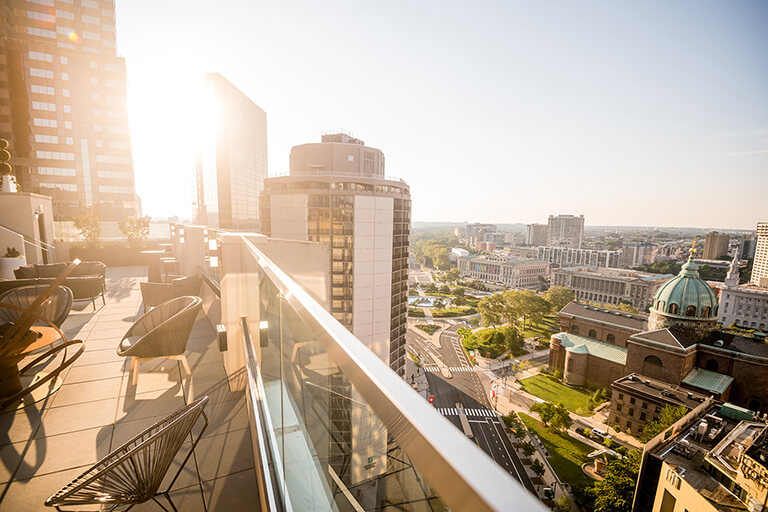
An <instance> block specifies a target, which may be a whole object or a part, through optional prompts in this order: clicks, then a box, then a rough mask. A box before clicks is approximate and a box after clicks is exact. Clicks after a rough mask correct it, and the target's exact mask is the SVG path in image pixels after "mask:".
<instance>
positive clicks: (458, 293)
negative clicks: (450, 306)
mask: <svg viewBox="0 0 768 512" xmlns="http://www.w3.org/2000/svg"><path fill="white" fill-rule="evenodd" d="M464 292H465V290H464V288H462V287H461V286H459V287H457V288H454V289H453V295H454V296H456V297H463V296H464Z"/></svg>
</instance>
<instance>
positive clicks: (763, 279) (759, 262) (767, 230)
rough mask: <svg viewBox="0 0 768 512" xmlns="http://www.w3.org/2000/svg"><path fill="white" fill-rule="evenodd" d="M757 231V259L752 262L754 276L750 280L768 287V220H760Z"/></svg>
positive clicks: (757, 284)
mask: <svg viewBox="0 0 768 512" xmlns="http://www.w3.org/2000/svg"><path fill="white" fill-rule="evenodd" d="M756 231H757V242H756V243H755V261H754V263H753V264H752V277H751V278H750V280H749V282H750V283H752V284H754V285H756V286H760V287H762V288H768V222H758V223H757V230H756Z"/></svg>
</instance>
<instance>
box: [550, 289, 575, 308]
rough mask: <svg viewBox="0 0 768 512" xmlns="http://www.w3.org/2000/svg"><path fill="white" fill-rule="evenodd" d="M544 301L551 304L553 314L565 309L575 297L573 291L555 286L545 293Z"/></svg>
mask: <svg viewBox="0 0 768 512" xmlns="http://www.w3.org/2000/svg"><path fill="white" fill-rule="evenodd" d="M543 297H544V299H545V300H546V301H547V302H549V305H550V306H551V310H550V311H551V312H552V313H557V312H559V311H560V310H561V309H563V308H564V307H565V306H566V305H567V304H568V303H569V302H571V301H572V300H573V299H574V298H575V297H574V294H573V290H571V289H570V288H566V287H564V286H553V287H551V288H550V289H548V290H547V291H546V292H544V293H543Z"/></svg>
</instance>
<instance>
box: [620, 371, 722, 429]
mask: <svg viewBox="0 0 768 512" xmlns="http://www.w3.org/2000/svg"><path fill="white" fill-rule="evenodd" d="M611 388H612V392H611V410H610V412H609V413H608V421H607V423H609V424H610V425H618V426H620V427H621V428H622V429H625V430H628V431H629V432H630V433H631V434H632V435H634V436H638V435H640V434H642V432H643V428H644V427H645V426H646V425H647V424H648V423H650V422H652V421H656V420H657V419H659V415H660V414H661V411H662V410H663V409H664V407H665V406H667V405H668V406H671V407H679V406H681V405H682V406H684V407H686V408H687V409H688V410H689V411H690V410H691V409H695V408H696V407H697V406H698V405H699V404H701V403H703V402H704V401H705V400H706V399H707V395H704V394H701V393H698V392H696V391H692V390H690V389H685V388H683V387H681V386H676V385H674V384H669V383H667V382H664V381H660V380H656V379H651V378H649V377H646V376H645V375H640V374H637V373H631V374H629V375H626V376H624V377H621V378H620V379H617V380H615V381H613V383H612V384H611Z"/></svg>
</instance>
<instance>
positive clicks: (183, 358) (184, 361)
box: [178, 355, 192, 375]
mask: <svg viewBox="0 0 768 512" xmlns="http://www.w3.org/2000/svg"><path fill="white" fill-rule="evenodd" d="M178 358H179V361H181V366H182V367H183V368H184V371H185V372H186V373H187V375H192V370H190V369H189V363H188V362H187V356H185V355H180V356H178Z"/></svg>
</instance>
